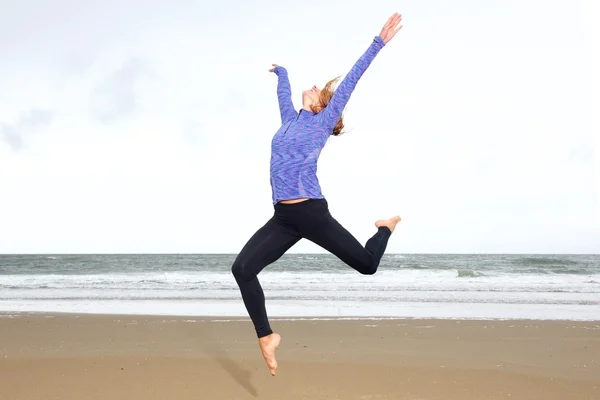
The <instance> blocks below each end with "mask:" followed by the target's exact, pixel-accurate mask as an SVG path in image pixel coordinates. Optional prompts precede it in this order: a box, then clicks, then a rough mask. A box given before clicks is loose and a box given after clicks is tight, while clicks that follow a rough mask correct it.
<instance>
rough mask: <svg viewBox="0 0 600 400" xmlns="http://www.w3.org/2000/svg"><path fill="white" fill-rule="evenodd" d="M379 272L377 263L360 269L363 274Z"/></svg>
mask: <svg viewBox="0 0 600 400" xmlns="http://www.w3.org/2000/svg"><path fill="white" fill-rule="evenodd" d="M375 272H377V265H368V266H366V268H364V269H363V270H362V271H360V273H361V274H363V275H374V274H375Z"/></svg>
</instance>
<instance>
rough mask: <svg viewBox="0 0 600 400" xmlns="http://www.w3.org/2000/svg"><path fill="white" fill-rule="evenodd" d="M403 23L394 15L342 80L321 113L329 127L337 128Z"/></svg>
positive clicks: (399, 16) (396, 14)
mask: <svg viewBox="0 0 600 400" xmlns="http://www.w3.org/2000/svg"><path fill="white" fill-rule="evenodd" d="M401 21H402V15H400V14H398V13H395V14H394V15H392V16H391V17H390V18H389V19H388V21H387V22H386V23H385V25H384V26H383V29H382V30H381V33H380V34H379V36H375V39H373V42H372V43H371V45H370V46H369V48H368V49H367V51H366V52H365V53H364V54H363V55H362V56H361V57H360V58H359V59H358V61H357V62H356V63H355V64H354V66H353V67H352V69H351V70H350V72H348V74H347V75H346V77H345V78H344V79H343V80H342V82H341V83H340V85H339V86H338V88H337V89H336V90H335V93H334V94H333V96H332V97H331V100H330V101H329V104H328V105H327V107H325V109H323V111H321V114H322V118H323V120H324V123H325V124H326V125H327V126H331V127H333V126H335V124H336V123H337V121H338V120H339V119H340V117H341V116H342V112H343V111H344V108H345V107H346V104H348V100H350V95H351V94H352V92H353V91H354V88H355V87H356V84H357V83H358V81H359V79H360V78H361V77H362V75H363V74H364V73H365V71H366V70H367V68H368V67H369V65H371V62H372V61H373V59H375V56H376V55H377V54H378V53H379V51H380V50H381V49H382V48H383V47H384V46H385V45H386V44H387V43H388V42H389V41H390V40H392V38H393V37H394V36H395V35H396V33H397V32H398V31H399V30H400V29H402V25H399V24H400V22H401Z"/></svg>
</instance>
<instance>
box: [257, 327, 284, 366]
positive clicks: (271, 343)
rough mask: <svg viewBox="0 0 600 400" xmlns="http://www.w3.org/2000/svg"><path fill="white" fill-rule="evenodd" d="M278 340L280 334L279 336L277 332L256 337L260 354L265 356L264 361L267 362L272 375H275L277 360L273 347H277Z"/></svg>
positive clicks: (279, 339) (279, 340)
mask: <svg viewBox="0 0 600 400" xmlns="http://www.w3.org/2000/svg"><path fill="white" fill-rule="evenodd" d="M280 342H281V336H279V334H278V333H271V334H270V335H268V336H263V337H261V338H259V339H258V345H259V346H260V351H261V352H262V355H263V357H264V358H265V362H266V363H267V367H268V368H269V372H270V373H271V375H273V376H275V372H276V370H277V360H275V349H276V348H277V347H279V343H280Z"/></svg>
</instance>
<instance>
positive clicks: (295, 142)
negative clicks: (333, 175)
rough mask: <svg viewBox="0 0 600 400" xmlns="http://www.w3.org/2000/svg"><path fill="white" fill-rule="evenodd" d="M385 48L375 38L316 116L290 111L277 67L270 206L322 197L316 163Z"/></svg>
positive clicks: (282, 75) (286, 86)
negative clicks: (278, 119)
mask: <svg viewBox="0 0 600 400" xmlns="http://www.w3.org/2000/svg"><path fill="white" fill-rule="evenodd" d="M383 46H385V43H384V41H383V40H382V39H381V38H380V37H379V36H376V37H375V39H373V42H372V43H371V45H370V46H369V48H368V49H367V51H366V52H365V53H364V54H363V55H362V56H361V57H360V58H359V59H358V61H357V62H356V63H355V64H354V66H353V67H352V69H351V70H350V72H349V73H348V74H347V75H346V77H345V78H344V79H343V80H342V82H341V83H340V85H339V86H338V88H337V89H336V91H335V93H334V94H333V97H332V98H331V100H330V101H329V104H328V105H327V107H325V108H324V109H323V110H321V111H320V112H319V113H317V114H314V113H312V112H311V111H307V110H304V109H301V110H300V112H298V111H296V110H295V109H294V105H293V104H292V94H291V88H290V81H289V79H288V74H287V71H286V69H285V68H283V67H281V66H278V67H276V68H275V73H276V74H277V76H278V83H277V98H278V100H279V111H280V113H281V123H282V126H281V128H279V130H278V131H277V133H275V136H274V137H273V140H272V141H271V189H272V197H273V204H276V203H278V202H280V201H282V200H292V199H300V198H310V199H322V198H324V196H323V194H322V192H321V187H320V185H319V180H318V178H317V162H318V160H319V155H320V154H321V150H322V149H323V147H324V146H325V143H327V139H328V138H329V136H330V135H331V134H332V133H333V128H334V127H335V125H336V124H337V121H338V120H339V118H340V117H341V116H342V112H343V111H344V107H345V106H346V104H347V103H348V100H350V95H351V94H352V91H353V90H354V88H355V87H356V84H357V83H358V80H359V79H360V77H361V76H362V75H363V73H364V72H365V71H366V70H367V68H368V67H369V65H370V64H371V62H372V61H373V59H374V58H375V56H376V55H377V53H379V51H380V50H381V49H382V48H383Z"/></svg>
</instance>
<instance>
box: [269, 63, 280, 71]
mask: <svg viewBox="0 0 600 400" xmlns="http://www.w3.org/2000/svg"><path fill="white" fill-rule="evenodd" d="M271 65H272V66H273V68H271V69H270V70H269V72H275V68H277V67H278V66H279V65H277V64H271Z"/></svg>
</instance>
